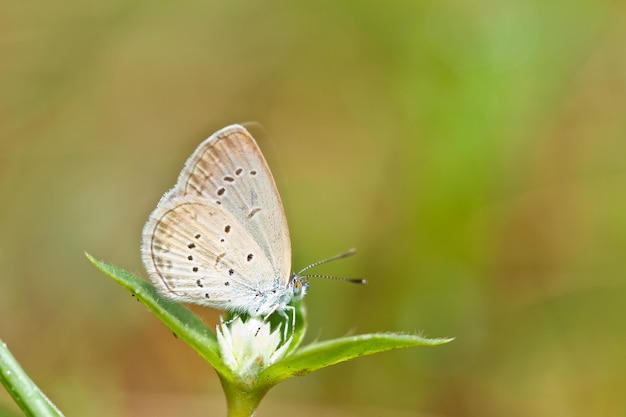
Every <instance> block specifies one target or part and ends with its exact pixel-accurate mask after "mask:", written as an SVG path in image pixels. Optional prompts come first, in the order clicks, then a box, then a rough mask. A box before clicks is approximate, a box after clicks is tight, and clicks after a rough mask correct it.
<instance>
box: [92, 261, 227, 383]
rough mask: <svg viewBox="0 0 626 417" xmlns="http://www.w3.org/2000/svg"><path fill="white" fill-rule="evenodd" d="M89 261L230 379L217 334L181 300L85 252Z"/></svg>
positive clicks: (223, 375)
mask: <svg viewBox="0 0 626 417" xmlns="http://www.w3.org/2000/svg"><path fill="white" fill-rule="evenodd" d="M85 255H86V256H87V258H88V259H89V261H91V263H92V264H94V265H95V266H96V267H97V268H98V269H100V270H101V271H102V272H104V273H105V274H107V275H108V276H110V277H111V278H113V279H114V280H115V281H117V282H118V283H119V284H121V285H122V286H123V287H124V288H126V289H127V290H129V291H130V292H131V293H133V294H134V295H135V296H136V297H137V299H138V300H139V301H141V302H142V303H144V304H145V305H146V306H147V307H148V308H149V309H150V310H151V311H152V312H153V313H154V314H155V315H156V316H157V317H158V318H159V319H160V320H161V321H162V322H163V323H165V325H166V326H167V327H169V329H170V330H172V332H174V334H175V335H176V336H178V337H180V338H181V339H182V340H184V341H185V342H186V343H187V344H188V345H190V346H191V347H192V348H194V349H195V350H196V352H198V353H199V354H200V356H202V357H203V358H204V359H206V361H207V362H209V363H210V364H211V365H212V366H213V367H214V368H215V370H216V371H217V372H218V373H219V374H220V375H221V376H222V377H225V378H227V379H232V372H231V371H230V369H228V368H227V367H226V366H225V365H224V362H223V361H222V359H221V357H220V354H219V350H218V344H217V337H216V336H215V333H214V332H213V330H212V329H211V328H209V327H208V326H207V325H206V324H204V323H203V322H202V320H201V319H200V318H199V317H198V316H197V315H195V314H194V313H192V312H191V311H190V310H188V309H187V308H185V307H183V306H182V305H181V304H178V303H175V302H173V301H170V300H167V299H165V298H163V297H161V296H160V295H159V294H158V293H157V291H156V289H155V288H154V287H153V286H152V285H151V284H149V283H148V282H146V281H144V280H143V279H141V278H139V277H137V276H136V275H133V274H131V273H130V272H128V271H125V270H124V269H122V268H118V267H116V266H113V265H109V264H106V263H104V262H101V261H98V260H96V259H94V258H93V257H92V256H91V255H89V254H88V253H86V254H85Z"/></svg>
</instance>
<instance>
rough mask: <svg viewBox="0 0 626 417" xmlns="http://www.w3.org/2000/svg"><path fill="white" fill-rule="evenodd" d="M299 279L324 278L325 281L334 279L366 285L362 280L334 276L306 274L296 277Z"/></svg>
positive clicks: (365, 281)
mask: <svg viewBox="0 0 626 417" xmlns="http://www.w3.org/2000/svg"><path fill="white" fill-rule="evenodd" d="M298 276H299V277H300V278H306V279H309V278H326V279H334V280H337V281H344V282H351V283H353V284H367V280H364V279H363V278H343V277H336V276H334V275H320V274H306V275H298Z"/></svg>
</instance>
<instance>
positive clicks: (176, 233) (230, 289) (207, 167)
mask: <svg viewBox="0 0 626 417" xmlns="http://www.w3.org/2000/svg"><path fill="white" fill-rule="evenodd" d="M142 257H143V261H144V264H145V266H146V269H147V271H148V273H149V275H150V277H151V278H152V280H153V282H154V283H155V284H156V285H157V287H158V288H159V290H160V292H161V293H162V294H164V295H166V296H167V297H169V298H172V299H174V300H177V301H186V302H195V303H198V304H204V305H210V306H213V307H216V308H222V309H229V310H238V311H248V312H250V313H254V312H255V311H257V312H258V311H259V310H261V311H262V312H269V311H271V310H273V309H274V308H276V306H277V305H282V304H284V303H285V302H286V299H287V298H288V295H286V294H287V292H288V290H287V284H288V282H289V273H290V266H291V246H290V241H289V230H288V228H287V222H286V219H285V215H284V211H283V207H282V203H281V201H280V196H279V194H278V191H277V189H276V184H275V183H274V179H273V177H272V174H271V172H270V171H269V168H268V166H267V163H266V162H265V159H264V158H263V155H262V154H261V151H260V149H259V148H258V146H257V144H256V143H255V141H254V139H253V138H252V136H251V135H250V134H249V133H248V132H247V131H246V130H245V129H244V128H243V127H241V126H238V125H233V126H229V127H226V128H224V129H222V130H220V131H218V132H217V133H215V134H213V135H212V136H211V137H210V138H208V139H207V140H205V141H204V142H203V143H201V144H200V146H199V147H198V148H197V149H196V151H195V152H194V153H193V155H192V156H191V157H190V158H189V160H188V161H187V163H186V164H185V167H184V168H183V170H182V172H181V174H180V176H179V178H178V182H177V184H176V186H175V187H174V188H173V189H172V190H170V191H169V192H168V193H166V194H165V195H164V196H163V198H162V199H161V201H160V202H159V204H158V206H157V208H156V209H155V210H154V212H153V213H152V214H151V215H150V218H149V220H148V222H147V223H146V226H145V227H144V231H143V246H142Z"/></svg>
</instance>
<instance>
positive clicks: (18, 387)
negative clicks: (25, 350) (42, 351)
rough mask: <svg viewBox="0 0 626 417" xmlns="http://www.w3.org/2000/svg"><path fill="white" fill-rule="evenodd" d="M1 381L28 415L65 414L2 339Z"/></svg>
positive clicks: (45, 416) (42, 416) (43, 416)
mask: <svg viewBox="0 0 626 417" xmlns="http://www.w3.org/2000/svg"><path fill="white" fill-rule="evenodd" d="M0 382H2V385H4V387H5V388H6V389H7V391H8V392H9V394H11V396H12V397H13V399H14V400H15V402H16V403H17V404H18V405H19V407H20V408H21V409H22V411H24V413H25V414H26V415H27V416H33V417H35V416H36V417H48V416H51V417H52V416H56V417H58V416H61V417H62V416H63V413H61V411H59V409H58V408H56V406H55V405H54V404H52V402H51V401H50V400H49V399H48V397H46V395H45V394H44V393H43V392H42V391H41V390H40V389H39V387H38V386H37V385H35V383H34V382H33V381H32V379H30V378H29V376H28V375H27V374H26V372H24V370H23V369H22V367H21V366H20V364H19V363H18V362H17V360H16V359H15V357H13V355H12V354H11V352H10V351H9V349H8V348H7V345H6V343H4V342H3V341H2V340H0Z"/></svg>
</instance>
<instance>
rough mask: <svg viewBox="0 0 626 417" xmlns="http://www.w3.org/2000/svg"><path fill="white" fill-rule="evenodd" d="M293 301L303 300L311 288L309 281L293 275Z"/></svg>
mask: <svg viewBox="0 0 626 417" xmlns="http://www.w3.org/2000/svg"><path fill="white" fill-rule="evenodd" d="M290 281H291V288H292V291H293V294H292V297H291V299H292V300H301V299H302V297H304V295H305V294H306V290H307V289H308V288H309V280H308V279H306V278H304V277H301V276H300V275H298V274H291V279H290Z"/></svg>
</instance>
